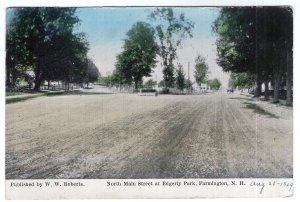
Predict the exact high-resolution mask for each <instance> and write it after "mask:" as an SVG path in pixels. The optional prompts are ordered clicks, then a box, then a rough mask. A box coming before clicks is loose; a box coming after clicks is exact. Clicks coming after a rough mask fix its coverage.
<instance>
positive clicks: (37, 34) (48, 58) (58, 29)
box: [11, 8, 88, 90]
mask: <svg viewBox="0 0 300 202" xmlns="http://www.w3.org/2000/svg"><path fill="white" fill-rule="evenodd" d="M75 11H76V9H74V8H16V9H15V17H14V18H13V22H12V23H11V25H12V27H13V29H14V30H15V32H16V33H17V34H16V35H15V36H14V39H13V41H18V44H19V45H20V46H22V47H23V50H22V51H23V52H22V54H27V56H28V57H26V60H25V61H22V60H20V61H18V62H19V63H20V65H23V66H25V65H27V66H30V67H31V70H32V71H33V72H34V77H35V78H34V83H35V88H34V89H35V90H39V88H40V85H41V84H42V82H43V81H45V80H51V79H54V78H55V77H57V75H58V72H59V73H65V74H66V75H65V76H64V77H65V78H66V79H68V80H71V79H72V73H73V72H74V71H75V69H76V68H77V67H78V66H81V67H83V65H82V64H83V62H84V60H85V59H86V53H87V49H88V48H87V42H86V41H85V39H84V37H82V34H75V33H74V26H75V25H76V24H77V23H78V22H79V19H78V17H77V16H76V15H75ZM78 62H79V63H81V64H78ZM54 64H55V65H54ZM59 68H63V69H59Z"/></svg>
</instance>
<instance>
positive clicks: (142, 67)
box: [115, 22, 157, 88]
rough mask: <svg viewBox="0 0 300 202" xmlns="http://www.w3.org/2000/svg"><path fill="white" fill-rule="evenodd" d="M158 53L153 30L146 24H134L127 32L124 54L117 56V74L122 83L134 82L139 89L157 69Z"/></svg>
mask: <svg viewBox="0 0 300 202" xmlns="http://www.w3.org/2000/svg"><path fill="white" fill-rule="evenodd" d="M156 51H157V45H156V43H155V38H154V30H153V28H151V26H150V25H149V24H147V23H144V22H137V23H136V24H134V25H133V26H132V28H131V29H130V30H129V31H128V32H127V39H126V40H125V44H124V50H123V52H122V53H121V54H119V55H118V56H117V63H116V72H115V74H116V75H117V77H119V78H120V82H122V83H127V84H131V83H132V81H134V83H135V87H136V88H137V87H138V83H140V82H141V81H142V79H143V77H144V76H150V73H151V72H152V69H153V68H154V67H155V64H156V60H155V58H156Z"/></svg>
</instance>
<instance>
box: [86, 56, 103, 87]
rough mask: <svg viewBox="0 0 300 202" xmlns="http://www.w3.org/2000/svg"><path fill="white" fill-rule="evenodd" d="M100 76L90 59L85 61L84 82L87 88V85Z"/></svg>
mask: <svg viewBox="0 0 300 202" xmlns="http://www.w3.org/2000/svg"><path fill="white" fill-rule="evenodd" d="M100 76H101V74H100V72H99V70H98V68H97V66H96V65H95V64H94V62H93V61H92V60H91V59H88V60H87V69H86V73H85V78H84V82H85V83H86V85H87V86H88V84H89V83H92V82H96V81H97V80H98V78H99V77H100Z"/></svg>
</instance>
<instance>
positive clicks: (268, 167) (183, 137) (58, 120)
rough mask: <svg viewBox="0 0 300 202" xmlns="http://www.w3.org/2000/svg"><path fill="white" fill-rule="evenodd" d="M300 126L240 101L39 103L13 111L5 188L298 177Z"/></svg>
mask: <svg viewBox="0 0 300 202" xmlns="http://www.w3.org/2000/svg"><path fill="white" fill-rule="evenodd" d="M246 103H253V104H257V105H258V106H260V107H262V108H263V109H265V110H266V111H268V112H270V113H272V114H273V115H274V116H270V115H265V114H259V113H257V112H255V111H254V110H253V109H249V108H247V107H246ZM292 118H293V117H292V108H287V107H283V106H276V105H272V104H269V103H266V102H256V101H254V100H252V99H251V98H249V97H246V96H244V95H239V94H226V93H215V94H206V95H193V96H186V95H159V96H158V97H152V96H147V97H143V96H137V95H134V94H107V95H68V96H57V97H40V98H36V99H32V100H28V101H25V102H19V103H14V104H8V105H6V178H7V179H41V178H42V179H44V178H93V179H97V178H228V177H230V178H238V177H243V178H248V177H263V178H269V177H272V178H279V177H292V175H293V173H292V172H293V166H292V161H293V159H292V150H293V147H292V132H293V119H292Z"/></svg>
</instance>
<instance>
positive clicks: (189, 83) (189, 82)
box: [188, 62, 191, 92]
mask: <svg viewBox="0 0 300 202" xmlns="http://www.w3.org/2000/svg"><path fill="white" fill-rule="evenodd" d="M188 85H189V92H191V81H190V62H188Z"/></svg>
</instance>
